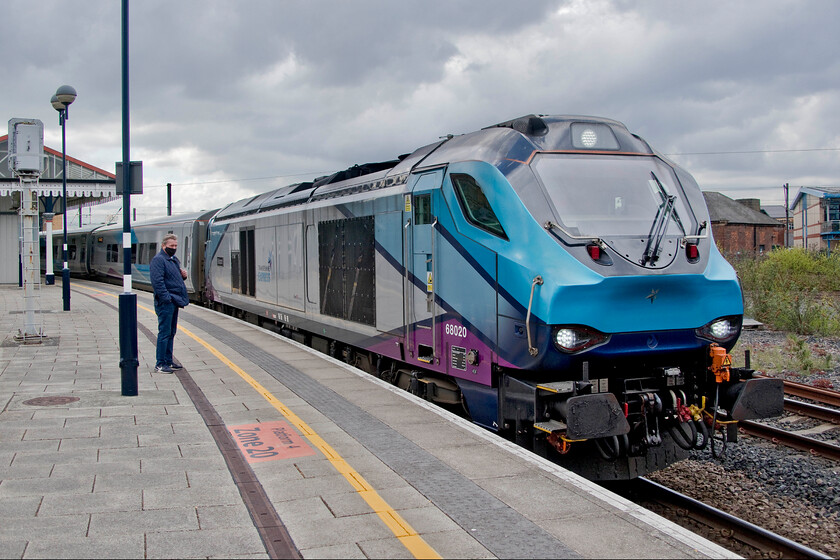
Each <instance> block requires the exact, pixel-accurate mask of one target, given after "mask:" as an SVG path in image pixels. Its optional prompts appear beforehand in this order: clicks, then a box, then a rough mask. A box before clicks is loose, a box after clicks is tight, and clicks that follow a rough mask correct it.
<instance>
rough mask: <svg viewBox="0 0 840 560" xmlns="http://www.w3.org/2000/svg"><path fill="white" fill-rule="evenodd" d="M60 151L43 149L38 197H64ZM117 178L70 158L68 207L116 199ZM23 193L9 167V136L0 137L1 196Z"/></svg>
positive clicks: (68, 161)
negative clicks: (16, 192)
mask: <svg viewBox="0 0 840 560" xmlns="http://www.w3.org/2000/svg"><path fill="white" fill-rule="evenodd" d="M61 173H62V165H61V152H60V151H58V150H55V149H53V148H50V147H48V146H44V172H43V173H42V174H41V176H40V177H39V180H38V187H37V192H38V194H39V196H57V197H60V196H61V195H62V188H63V186H62V177H61ZM115 179H116V178H115V176H114V174H113V173H111V172H110V171H105V170H104V169H100V168H99V167H96V166H94V165H91V164H89V163H86V162H84V161H81V160H79V159H76V158H74V157H71V156H69V155H68V156H67V199H68V200H67V206H80V205H81V206H87V205H90V204H99V203H102V202H108V201H109V200H112V199H114V198H115V197H116V196H117V192H116V181H115ZM17 190H20V182H19V180H18V178H17V177H15V175H14V173H12V170H11V169H10V168H9V135H8V134H6V135H3V136H0V196H10V195H11V194H12V192H14V191H17Z"/></svg>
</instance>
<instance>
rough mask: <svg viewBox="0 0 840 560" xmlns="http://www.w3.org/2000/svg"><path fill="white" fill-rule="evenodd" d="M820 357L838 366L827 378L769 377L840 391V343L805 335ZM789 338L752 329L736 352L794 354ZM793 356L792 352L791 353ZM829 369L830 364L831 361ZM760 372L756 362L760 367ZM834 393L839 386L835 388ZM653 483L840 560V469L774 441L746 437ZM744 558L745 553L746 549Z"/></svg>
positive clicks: (839, 434)
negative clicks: (719, 454)
mask: <svg viewBox="0 0 840 560" xmlns="http://www.w3.org/2000/svg"><path fill="white" fill-rule="evenodd" d="M799 339H800V340H804V341H805V343H806V344H807V347H808V348H809V349H810V351H811V353H812V354H815V355H821V353H826V354H830V355H831V356H832V359H831V362H830V363H831V364H832V365H833V367H832V368H824V369H823V370H822V371H819V372H802V371H795V370H789V371H767V372H766V373H767V374H769V375H774V376H779V377H785V378H787V379H790V380H791V381H797V382H799V383H809V384H814V383H815V382H816V384H817V385H818V386H823V387H825V386H826V385H827V384H831V385H833V388H834V389H835V390H838V389H840V339H836V338H819V337H799ZM790 346H791V345H790V344H788V334H787V333H780V332H775V331H767V330H745V331H744V333H743V335H742V338H741V341H740V342H739V345H738V347H736V350H735V352H738V351H739V349H740V351H741V355H740V356H738V355H737V354H735V353H733V358H735V360H736V365H738V364H737V362H738V361H739V357H740V358H741V359H742V358H743V349H744V348H750V349H751V352H752V353H753V355H754V356H755V354H756V353H761V352H766V353H768V354H769V353H771V352H772V353H774V356H776V357H778V354H779V352H780V351H781V352H782V353H786V352H788V350H785V348H786V347H787V348H790ZM790 353H791V354H792V353H793V352H792V351H791V352H790ZM823 363H824V362H823ZM753 367H755V363H754V364H753ZM829 388H832V387H829ZM771 423H773V424H774V425H779V426H785V427H787V428H795V429H797V430H806V429H813V428H815V427H817V426H819V425H820V422H818V421H814V420H809V419H802V418H799V417H796V416H793V415H787V414H786V415H785V416H784V417H782V418H780V419H775V420H773V421H772V422H771ZM810 437H816V438H819V439H829V440H832V441H835V440H836V439H837V438H840V427H836V428H828V429H826V430H825V431H822V432H820V433H819V434H810ZM650 478H651V479H652V480H655V481H656V482H659V483H660V484H664V485H666V486H668V487H669V488H673V489H675V490H677V491H679V492H682V493H684V494H686V495H688V496H691V497H692V498H695V499H697V500H700V501H703V502H705V503H707V504H710V505H712V506H714V507H717V508H719V509H722V510H724V511H726V512H728V513H730V514H732V515H735V516H737V517H740V518H742V519H746V520H747V521H750V522H751V523H754V524H756V525H759V526H761V527H764V528H766V529H768V530H770V531H773V532H775V533H778V534H780V535H782V536H785V537H787V538H789V539H791V540H793V541H796V542H799V543H801V544H803V545H805V546H808V547H810V548H813V549H815V550H818V551H820V552H822V553H824V554H827V555H829V556H832V557H834V558H840V463H837V462H833V461H831V460H828V459H824V458H821V457H814V456H811V455H809V454H807V453H803V452H800V451H796V450H793V449H790V448H787V447H783V446H780V445H775V444H773V443H772V442H769V441H766V440H762V439H758V438H753V437H749V436H744V435H741V436H740V438H739V442H738V443H735V444H733V443H730V444H728V446H727V448H726V453H725V455H724V457H723V459H721V460H717V459H714V458H713V457H712V456H711V453H710V451H709V450H708V449H706V450H704V451H695V452H693V454H692V457H691V458H690V459H687V460H685V461H681V462H679V463H677V464H674V465H671V466H670V467H668V468H666V469H664V470H662V471H659V472H657V473H654V474H652V475H651V476H650ZM742 553H743V551H742Z"/></svg>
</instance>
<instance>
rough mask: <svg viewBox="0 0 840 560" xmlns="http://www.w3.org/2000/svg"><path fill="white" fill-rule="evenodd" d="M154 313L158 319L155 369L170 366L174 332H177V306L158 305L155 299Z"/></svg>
mask: <svg viewBox="0 0 840 560" xmlns="http://www.w3.org/2000/svg"><path fill="white" fill-rule="evenodd" d="M155 313H157V317H158V337H157V355H156V360H157V363H156V364H155V367H160V366H170V365H172V346H173V344H174V343H175V332H176V331H177V330H178V306H177V305H175V304H174V303H172V302H171V301H170V302H169V303H159V302H158V300H157V298H155Z"/></svg>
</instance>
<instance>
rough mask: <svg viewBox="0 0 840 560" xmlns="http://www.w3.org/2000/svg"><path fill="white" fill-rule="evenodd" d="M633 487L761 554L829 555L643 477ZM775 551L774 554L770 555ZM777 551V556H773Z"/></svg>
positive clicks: (788, 555)
mask: <svg viewBox="0 0 840 560" xmlns="http://www.w3.org/2000/svg"><path fill="white" fill-rule="evenodd" d="M635 484H636V485H637V486H638V487H639V488H637V489H635V490H637V491H638V492H639V495H640V496H644V499H645V500H648V501H655V502H657V503H660V504H662V505H665V506H666V507H669V508H676V509H678V510H679V511H680V512H681V513H684V514H685V515H686V516H688V517H690V518H691V519H693V520H695V521H697V522H699V523H701V524H703V525H705V526H707V527H711V528H713V529H724V530H726V532H727V533H730V532H731V536H730V538H731V539H734V540H736V541H738V542H741V543H743V544H746V545H748V546H750V547H752V548H755V549H757V550H758V551H760V552H761V553H762V554H763V555H765V554H770V556H769V557H771V558H776V557H781V558H819V559H825V558H831V557H830V556H826V555H825V554H823V553H821V552H819V551H816V550H813V549H811V548H808V547H807V546H804V545H802V544H799V543H797V542H795V541H792V540H790V539H788V538H785V537H783V536H781V535H777V534H776V533H773V532H772V531H768V530H767V529H764V528H762V527H759V526H758V525H754V524H752V523H750V522H749V521H745V520H743V519H741V518H739V517H735V516H734V515H731V514H728V513H726V512H725V511H721V510H719V509H717V508H715V507H712V506H710V505H708V504H704V503H703V502H700V501H697V500H695V499H694V498H690V497H688V496H686V495H685V494H681V493H679V492H676V491H674V490H671V489H670V488H667V487H665V486H662V485H661V484H657V483H656V482H653V481H652V480H649V479H647V478H644V477H640V478H637V479H636V482H635ZM773 553H776V554H773ZM777 554H780V556H777Z"/></svg>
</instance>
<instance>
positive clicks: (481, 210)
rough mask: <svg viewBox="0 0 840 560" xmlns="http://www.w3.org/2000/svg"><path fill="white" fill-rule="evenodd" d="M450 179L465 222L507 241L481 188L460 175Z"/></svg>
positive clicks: (473, 180)
mask: <svg viewBox="0 0 840 560" xmlns="http://www.w3.org/2000/svg"><path fill="white" fill-rule="evenodd" d="M450 178H451V179H452V186H453V187H454V188H455V194H456V195H457V196H458V203H459V204H460V205H461V210H462V211H463V212H464V216H465V217H466V218H467V221H468V222H470V223H471V224H473V225H474V226H476V227H479V228H481V229H483V230H484V231H486V232H488V233H492V234H493V235H495V236H497V237H501V238H502V239H505V240H507V239H508V236H507V234H506V233H505V230H504V228H503V227H502V224H501V223H500V222H499V218H497V217H496V213H495V212H493V208H492V207H491V206H490V203H489V202H488V201H487V197H486V196H484V191H482V190H481V186H479V184H478V183H477V182H476V181H475V179H473V178H472V177H470V176H469V175H463V174H460V173H453V174H452V175H450Z"/></svg>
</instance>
